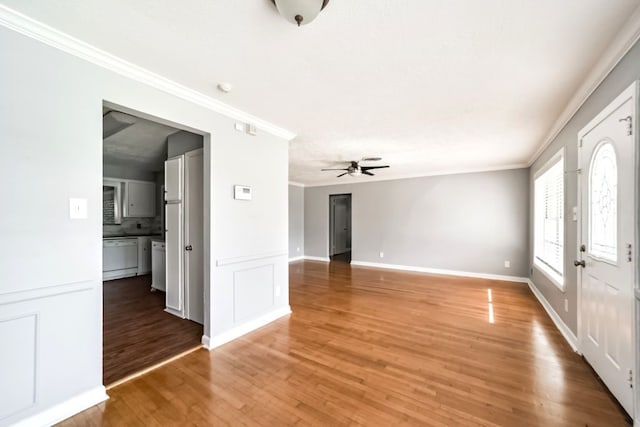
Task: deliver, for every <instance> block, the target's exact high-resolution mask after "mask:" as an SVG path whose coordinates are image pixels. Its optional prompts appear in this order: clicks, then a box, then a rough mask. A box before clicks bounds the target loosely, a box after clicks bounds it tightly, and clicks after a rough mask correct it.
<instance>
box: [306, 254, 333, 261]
mask: <svg viewBox="0 0 640 427" xmlns="http://www.w3.org/2000/svg"><path fill="white" fill-rule="evenodd" d="M304 259H306V260H307V261H320V262H330V261H331V260H330V259H329V258H328V257H323V256H309V255H305V256H304Z"/></svg>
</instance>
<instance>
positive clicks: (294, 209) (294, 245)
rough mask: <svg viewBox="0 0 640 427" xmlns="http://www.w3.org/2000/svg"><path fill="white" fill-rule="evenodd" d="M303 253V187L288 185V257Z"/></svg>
mask: <svg viewBox="0 0 640 427" xmlns="http://www.w3.org/2000/svg"><path fill="white" fill-rule="evenodd" d="M303 254H304V188H303V187H298V186H297V185H289V259H291V258H296V257H299V256H302V255H303Z"/></svg>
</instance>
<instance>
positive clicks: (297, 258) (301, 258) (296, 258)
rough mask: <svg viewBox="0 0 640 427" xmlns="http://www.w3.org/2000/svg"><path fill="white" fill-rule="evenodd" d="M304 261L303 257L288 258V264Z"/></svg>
mask: <svg viewBox="0 0 640 427" xmlns="http://www.w3.org/2000/svg"><path fill="white" fill-rule="evenodd" d="M303 259H304V255H300V256H295V257H293V258H289V262H296V261H302V260H303Z"/></svg>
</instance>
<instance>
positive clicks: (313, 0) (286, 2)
mask: <svg viewBox="0 0 640 427" xmlns="http://www.w3.org/2000/svg"><path fill="white" fill-rule="evenodd" d="M271 2H272V3H273V4H275V5H276V8H278V12H280V15H282V16H283V17H284V18H285V19H286V20H287V21H289V22H291V23H292V24H297V25H298V27H299V26H300V25H306V24H308V23H310V22H311V21H313V20H314V19H316V16H318V14H319V13H320V11H321V10H322V9H324V8H325V7H326V6H327V4H328V3H329V0H271Z"/></svg>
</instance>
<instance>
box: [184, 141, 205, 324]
mask: <svg viewBox="0 0 640 427" xmlns="http://www.w3.org/2000/svg"><path fill="white" fill-rule="evenodd" d="M202 153H203V152H202V149H199V150H194V151H190V152H188V153H186V154H185V188H184V190H185V191H184V193H185V194H184V196H185V197H184V205H185V207H184V211H185V222H184V230H185V245H186V249H187V250H186V251H185V282H184V284H185V286H184V287H185V316H186V318H187V319H190V320H193V321H194V322H198V323H200V324H204V257H203V252H204V231H203V214H204V203H203V196H204V176H203V166H204V163H203V154H202Z"/></svg>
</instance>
